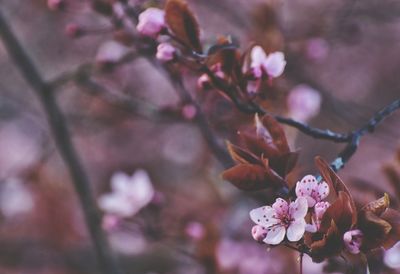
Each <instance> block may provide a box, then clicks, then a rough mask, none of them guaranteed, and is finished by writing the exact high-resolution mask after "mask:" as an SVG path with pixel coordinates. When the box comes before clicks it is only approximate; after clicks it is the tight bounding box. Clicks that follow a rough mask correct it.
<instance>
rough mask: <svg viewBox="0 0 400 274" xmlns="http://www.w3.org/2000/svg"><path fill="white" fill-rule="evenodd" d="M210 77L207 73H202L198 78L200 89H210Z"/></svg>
mask: <svg viewBox="0 0 400 274" xmlns="http://www.w3.org/2000/svg"><path fill="white" fill-rule="evenodd" d="M211 86H212V85H211V81H210V77H208V75H207V74H202V75H201V76H200V77H199V79H197V87H198V88H199V89H210V88H211Z"/></svg>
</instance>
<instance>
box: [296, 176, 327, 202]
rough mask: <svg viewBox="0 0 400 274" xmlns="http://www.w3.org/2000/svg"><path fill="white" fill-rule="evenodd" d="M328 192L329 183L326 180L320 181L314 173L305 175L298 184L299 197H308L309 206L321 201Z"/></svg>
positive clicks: (297, 193)
mask: <svg viewBox="0 0 400 274" xmlns="http://www.w3.org/2000/svg"><path fill="white" fill-rule="evenodd" d="M328 194H329V186H328V184H327V183H326V182H318V181H317V179H316V178H315V177H314V176H312V175H307V176H304V178H303V179H301V181H300V182H297V184H296V195H297V197H304V198H306V199H307V203H308V207H313V206H314V205H315V204H316V203H318V202H321V201H322V200H323V199H325V198H326V197H327V196H328Z"/></svg>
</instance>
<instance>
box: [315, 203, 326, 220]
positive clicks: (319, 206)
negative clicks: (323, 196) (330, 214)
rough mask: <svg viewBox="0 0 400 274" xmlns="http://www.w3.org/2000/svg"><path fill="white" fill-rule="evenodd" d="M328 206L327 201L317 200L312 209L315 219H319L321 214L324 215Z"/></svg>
mask: <svg viewBox="0 0 400 274" xmlns="http://www.w3.org/2000/svg"><path fill="white" fill-rule="evenodd" d="M329 206H330V204H329V202H318V203H316V204H315V207H314V211H315V216H316V217H317V220H321V219H322V216H323V215H324V213H325V211H326V210H327V209H328V207H329Z"/></svg>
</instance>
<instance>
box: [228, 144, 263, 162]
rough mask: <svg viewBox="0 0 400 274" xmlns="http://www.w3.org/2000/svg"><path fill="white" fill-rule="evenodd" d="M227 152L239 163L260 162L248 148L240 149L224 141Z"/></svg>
mask: <svg viewBox="0 0 400 274" xmlns="http://www.w3.org/2000/svg"><path fill="white" fill-rule="evenodd" d="M226 146H227V148H228V152H229V154H230V155H231V157H232V159H233V160H234V161H236V162H238V163H241V164H262V162H261V161H260V160H259V159H258V158H257V156H256V155H254V154H253V153H251V152H250V151H248V150H245V149H242V148H240V147H238V146H236V145H234V144H232V143H231V142H229V141H226Z"/></svg>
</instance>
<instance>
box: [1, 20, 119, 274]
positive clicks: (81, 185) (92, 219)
mask: <svg viewBox="0 0 400 274" xmlns="http://www.w3.org/2000/svg"><path fill="white" fill-rule="evenodd" d="M0 36H1V38H2V40H3V42H4V45H5V47H6V49H7V51H8V53H9V55H10V57H11V58H12V59H13V61H14V63H15V64H16V66H17V67H18V68H19V70H20V71H21V73H22V75H23V77H24V78H25V80H26V81H27V82H28V83H29V84H30V85H31V87H32V88H33V90H34V91H35V93H36V95H37V96H38V98H39V99H40V101H41V103H42V106H43V108H44V111H45V113H46V115H47V119H48V122H49V125H50V128H51V130H52V133H53V136H54V139H55V142H56V144H57V147H58V149H59V151H60V154H61V156H62V157H63V159H64V162H65V163H66V165H67V167H68V169H69V172H70V174H71V177H72V180H73V183H74V186H75V190H76V192H77V193H78V196H79V199H80V203H81V206H82V209H83V212H84V217H85V221H86V224H87V226H88V229H89V232H90V235H91V238H92V241H93V244H94V247H95V250H96V254H97V259H98V263H99V266H100V271H101V273H104V274H110V273H112V274H119V273H122V272H121V270H120V269H119V267H118V265H117V263H116V261H115V258H114V257H113V254H112V252H111V250H110V248H109V246H108V243H107V240H106V238H105V236H104V234H103V231H102V229H101V226H100V216H99V213H98V211H97V208H96V203H95V200H94V197H93V195H92V192H91V190H90V184H89V180H88V177H87V175H86V173H85V171H84V169H83V167H82V165H81V164H80V161H79V159H78V156H77V154H76V151H75V148H74V146H73V144H72V142H71V138H70V134H69V131H68V128H67V126H66V123H65V120H64V117H63V115H62V113H61V110H60V108H59V107H58V105H57V102H56V100H55V98H54V94H53V90H52V88H51V87H50V86H49V85H48V84H46V83H45V82H44V80H43V78H42V76H41V75H40V74H39V71H38V69H37V68H36V67H35V65H34V64H33V62H32V60H31V59H30V57H29V56H28V54H27V53H26V52H25V50H24V49H23V47H22V46H21V44H20V43H19V42H18V40H17V38H16V37H15V36H14V34H13V33H12V31H11V29H10V28H9V26H8V24H7V22H6V20H5V19H4V17H3V15H2V14H1V13H0Z"/></svg>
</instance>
